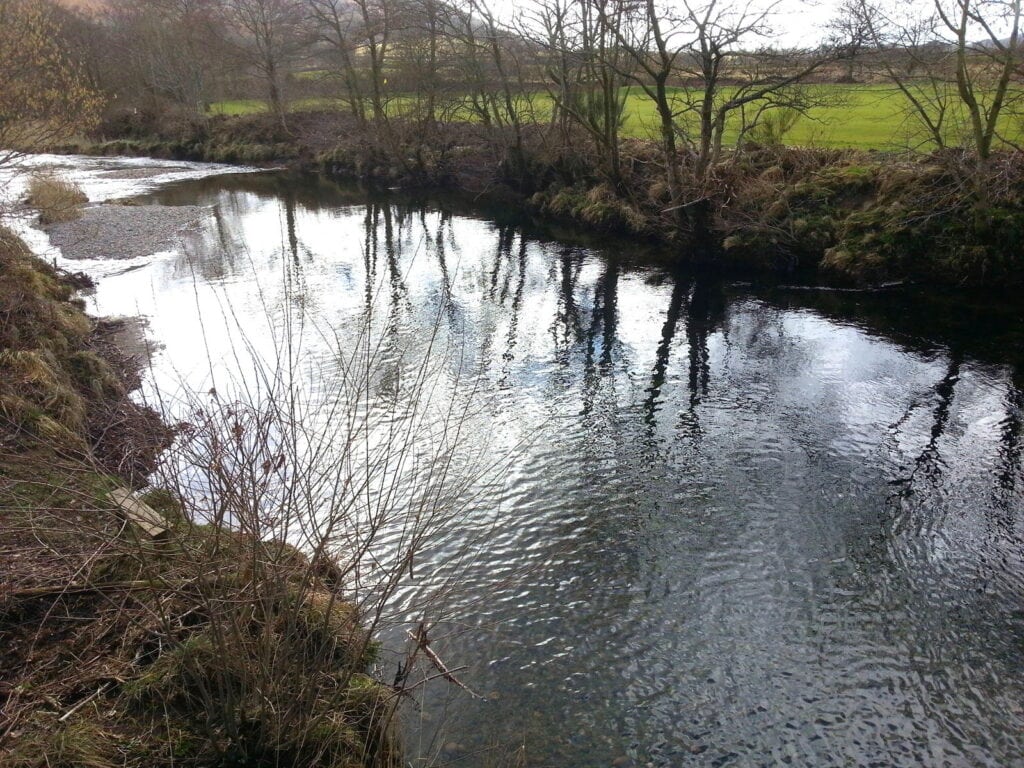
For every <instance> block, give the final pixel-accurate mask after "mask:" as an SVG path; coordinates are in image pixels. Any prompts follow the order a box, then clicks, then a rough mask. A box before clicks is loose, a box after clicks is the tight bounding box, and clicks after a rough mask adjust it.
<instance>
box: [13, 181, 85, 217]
mask: <svg viewBox="0 0 1024 768" xmlns="http://www.w3.org/2000/svg"><path fill="white" fill-rule="evenodd" d="M88 202H89V198H88V197H87V196H86V194H85V192H83V191H82V188H81V187H80V186H78V185H77V184H75V183H74V182H71V181H68V180H67V179H62V178H60V177H58V176H54V175H52V174H47V173H42V174H37V175H35V176H33V177H32V178H31V179H30V180H29V183H28V203H29V205H31V206H32V207H33V208H36V209H38V210H39V221H40V223H41V224H44V225H49V224H58V223H60V222H62V221H72V220H74V219H77V218H79V217H80V216H81V215H82V206H84V205H85V204H86V203H88Z"/></svg>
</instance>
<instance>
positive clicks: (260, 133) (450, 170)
mask: <svg viewBox="0 0 1024 768" xmlns="http://www.w3.org/2000/svg"><path fill="white" fill-rule="evenodd" d="M494 137H495V132H494V129H493V127H492V128H491V129H490V130H488V131H484V130H483V129H482V128H480V127H479V126H474V125H472V124H469V123H448V124H440V123H437V124H431V125H429V126H424V125H420V124H406V123H403V122H401V121H399V120H395V121H391V122H389V123H388V124H387V125H385V126H379V127H378V128H377V129H372V130H371V129H368V128H366V127H365V126H361V125H360V124H358V123H357V122H356V121H355V120H354V119H353V118H351V117H350V116H346V115H343V114H340V113H338V112H336V111H330V112H322V111H321V112H302V113H295V114H293V115H292V116H291V119H290V122H289V124H288V126H287V127H284V126H282V125H281V124H280V123H279V122H278V121H276V120H274V119H273V118H271V117H270V116H269V115H248V116H236V117H218V118H213V119H209V120H204V121H194V120H179V121H176V122H175V121H169V120H164V121H158V120H155V119H152V118H151V117H148V118H147V117H146V116H141V117H140V116H131V117H125V118H122V119H121V120H119V121H113V122H110V123H108V124H107V126H106V127H105V129H104V133H103V135H102V136H101V137H98V138H96V139H93V140H86V141H83V142H80V143H76V144H70V145H65V146H64V147H61V149H63V150H64V151H81V152H87V153H96V154H129V155H152V156H157V157H172V158H180V159H195V160H206V161H214V162H227V163H275V162H276V163H286V164H289V165H292V166H298V167H303V168H308V169H314V170H317V171H320V172H325V173H328V174H332V175H337V176H341V177H347V178H357V179H362V180H366V181H369V182H372V183H377V184H382V185H387V186H403V187H437V188H446V189H455V190H460V191H464V192H467V193H469V194H471V195H474V196H476V197H477V198H480V199H484V198H486V199H492V200H495V199H496V200H502V201H504V202H505V203H506V204H510V205H515V206H518V207H520V208H521V209H522V210H524V211H528V212H530V213H532V214H533V215H535V216H537V217H539V218H543V219H549V220H559V221H565V222H568V223H572V224H575V225H578V226H582V227H585V228H588V229H592V230H595V231H605V232H617V233H625V234H629V235H631V236H637V237H641V238H643V239H646V240H649V241H652V242H661V243H664V244H666V245H669V246H670V247H673V248H678V253H679V258H680V260H681V261H684V262H690V263H698V264H700V265H702V266H710V267H713V268H728V269H736V270H740V271H751V270H765V271H770V272H774V273H782V274H789V273H801V274H802V275H803V276H804V277H805V278H806V279H809V280H826V281H831V282H837V283H842V284H854V285H873V284H877V283H881V282H893V281H913V282H920V283H926V284H941V285H958V286H972V287H982V288H984V287H989V286H1007V285H1018V284H1020V283H1022V282H1024V258H1022V257H1021V256H1020V255H1019V253H1018V251H1017V249H1016V247H1015V245H1014V243H1015V242H1017V239H1016V238H1017V235H1018V233H1020V232H1024V164H1022V163H1021V162H1020V159H1019V153H1010V152H1005V153H996V155H994V156H993V157H992V158H990V159H989V160H988V161H986V162H985V163H979V162H978V161H977V160H976V159H973V158H971V157H969V156H967V155H966V154H963V153H960V152H958V151H955V150H949V151H945V152H941V153H933V154H928V155H924V154H919V153H910V152H899V153H881V152H871V151H862V150H856V149H829V150H827V149H809V148H794V147H784V146H755V145H748V146H746V147H744V148H743V150H742V151H738V152H735V153H733V154H730V155H728V156H727V157H726V159H725V160H724V161H723V162H722V163H720V164H719V165H717V166H715V167H713V168H712V169H711V171H710V172H709V173H698V172H697V171H696V169H695V168H693V167H692V163H691V161H690V160H689V159H688V157H686V156H681V157H680V158H679V162H680V165H681V182H680V183H681V184H682V186H683V188H682V189H681V190H678V191H677V196H676V199H683V200H686V201H687V203H686V204H685V205H683V206H679V205H672V204H671V199H672V198H671V196H670V195H669V193H668V189H667V187H666V184H665V180H664V177H665V174H664V170H663V162H662V159H661V155H660V152H659V150H658V148H657V147H656V146H655V145H654V144H653V143H652V142H649V141H643V140H638V139H633V140H628V141H626V142H625V143H624V144H623V147H622V154H621V164H622V169H623V170H622V175H621V178H620V179H619V180H618V182H617V183H613V182H611V181H610V180H609V179H608V178H607V176H606V174H605V173H604V171H602V169H600V168H598V167H595V165H594V164H593V162H592V159H591V156H590V153H589V152H588V150H587V147H588V141H589V140H588V138H587V137H586V136H582V135H581V136H580V137H579V141H578V142H577V143H570V146H572V147H574V149H571V150H570V149H566V148H565V147H564V146H562V147H558V148H554V147H552V146H551V145H550V144H549V143H548V142H546V141H545V138H544V135H543V134H542V133H541V132H539V131H530V130H526V131H524V132H522V133H520V134H517V135H515V136H513V135H512V134H509V135H508V136H506V137H505V139H507V140H506V141H502V142H496V141H495V138H494ZM695 241H698V242H699V244H700V247H694V242H695Z"/></svg>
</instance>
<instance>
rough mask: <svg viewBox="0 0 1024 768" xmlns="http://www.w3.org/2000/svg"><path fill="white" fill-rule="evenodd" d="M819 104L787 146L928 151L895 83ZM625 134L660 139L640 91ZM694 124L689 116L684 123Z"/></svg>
mask: <svg viewBox="0 0 1024 768" xmlns="http://www.w3.org/2000/svg"><path fill="white" fill-rule="evenodd" d="M805 88H807V89H809V90H810V91H811V94H810V95H812V96H813V98H814V100H815V102H817V103H818V105H817V106H814V107H812V108H811V109H810V110H808V112H807V114H806V115H804V116H801V117H800V118H799V119H798V120H797V121H796V123H795V125H793V127H792V128H791V129H790V130H789V131H788V132H787V133H786V135H785V139H784V140H785V143H786V144H789V145H792V146H804V147H824V148H855V149H879V150H885V149H895V148H907V147H911V148H928V147H927V145H926V142H924V141H923V138H924V137H923V135H922V133H921V130H920V128H919V126H918V125H917V123H916V121H915V120H913V119H908V116H907V100H906V97H905V96H904V95H903V94H902V93H900V92H899V91H898V90H897V89H896V88H895V87H893V86H891V85H877V84H876V85H837V84H829V85H813V86H805ZM628 91H629V92H628V93H627V96H626V106H625V110H624V112H625V114H624V119H623V124H622V135H623V136H624V137H627V138H652V137H656V136H657V135H658V117H657V113H656V112H655V108H654V103H653V102H652V101H651V100H650V99H649V98H648V97H647V96H646V95H645V94H644V93H643V91H641V90H640V89H639V88H637V87H632V88H630V89H628ZM674 91H675V96H676V99H677V103H679V105H680V107H682V106H683V103H684V101H685V99H686V97H687V92H686V90H685V89H683V88H676V89H674ZM726 93H727V91H726ZM415 103H416V102H415V99H414V98H413V97H408V96H401V95H398V96H392V97H391V98H390V99H389V101H388V112H389V113H390V114H392V115H394V116H401V115H402V114H407V113H409V112H410V111H411V110H412V109H414V107H415ZM449 104H450V106H449V109H448V112H447V114H448V116H449V117H450V119H454V120H473V119H474V116H473V115H472V113H471V111H470V110H469V109H468V106H467V105H466V104H465V103H461V104H460V103H457V102H456V103H454V104H451V102H449ZM521 107H523V108H528V109H530V110H532V113H533V115H534V119H536V120H539V121H544V120H546V119H547V118H548V117H549V116H550V114H551V107H552V101H551V97H550V96H549V95H548V94H547V93H536V94H533V95H532V96H530V97H528V98H524V99H523V101H522V102H521ZM266 108H267V107H266V104H265V102H263V101H260V100H258V99H234V100H225V101H219V102H215V103H214V104H212V105H211V107H210V112H211V114H220V115H245V114H252V113H255V112H261V111H265V110H266ZM291 108H292V109H293V110H308V109H347V103H346V102H345V101H344V100H341V99H329V98H312V99H310V98H307V99H299V100H296V101H293V102H292V104H291ZM689 122H690V121H689V120H688V118H687V117H686V116H684V117H682V118H681V119H680V124H681V125H682V126H684V127H685V126H686V125H687V124H688V123H689ZM1001 123H1002V129H1003V132H1004V133H1006V134H1007V135H1010V136H1014V137H1017V136H1021V135H1022V134H1024V120H1022V119H1021V118H1020V117H1019V116H1014V115H1004V117H1003V119H1002V120H1001ZM959 124H962V123H961V121H953V122H952V123H951V125H950V128H949V129H948V130H947V131H946V135H947V140H948V141H949V142H950V143H953V144H955V143H957V139H958V138H959V137H958V136H957V131H958V130H960V129H959V127H958V126H959ZM738 130H739V128H738V124H737V120H733V121H732V124H731V125H730V128H729V129H728V130H727V131H726V136H725V141H726V143H727V144H730V143H733V142H735V140H736V138H737V135H738Z"/></svg>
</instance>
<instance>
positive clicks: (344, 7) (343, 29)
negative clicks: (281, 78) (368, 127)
mask: <svg viewBox="0 0 1024 768" xmlns="http://www.w3.org/2000/svg"><path fill="white" fill-rule="evenodd" d="M309 8H310V14H311V18H312V22H313V27H314V30H315V35H316V37H317V39H319V40H320V41H321V42H322V43H324V44H325V45H326V46H327V48H328V51H329V57H330V59H333V60H334V61H336V65H337V67H338V69H339V74H340V76H341V79H342V82H343V83H344V87H345V91H346V94H347V98H348V103H349V108H350V109H351V110H352V114H353V115H354V116H355V117H356V119H358V120H359V121H360V122H361V123H365V122H366V105H365V103H364V96H363V89H362V86H361V84H360V73H359V70H358V68H357V63H356V57H357V55H358V51H359V45H360V39H361V34H362V32H361V28H360V20H359V17H358V16H357V14H356V9H355V7H354V6H353V4H352V3H350V2H348V0H309Z"/></svg>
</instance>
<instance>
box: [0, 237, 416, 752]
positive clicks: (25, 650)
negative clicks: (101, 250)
mask: <svg viewBox="0 0 1024 768" xmlns="http://www.w3.org/2000/svg"><path fill="white" fill-rule="evenodd" d="M109 330H110V328H109V326H108V325H104V324H102V323H98V322H97V321H95V320H92V319H90V318H89V317H87V316H86V315H85V314H84V312H83V310H82V305H81V303H80V302H79V301H78V300H76V299H75V298H74V286H73V285H72V284H71V281H69V279H68V278H67V276H64V275H62V274H59V273H58V272H57V271H55V270H54V269H52V268H50V267H49V266H47V265H46V264H45V263H43V262H41V261H40V260H38V259H37V258H35V257H34V256H33V255H32V254H31V253H29V251H28V249H27V248H26V247H25V246H24V244H23V243H21V242H20V241H19V240H18V239H17V238H16V237H14V236H13V235H12V234H10V233H9V232H7V231H4V230H0V371H2V375H0V552H2V555H0V765H3V766H5V768H29V767H32V768H35V767H37V766H38V767H42V766H46V767H47V768H57V767H58V766H61V767H66V768H72V767H75V768H80V767H82V766H88V767H89V768H107V767H108V766H109V767H110V768H113V767H114V766H119V767H121V766H139V767H140V768H141V767H142V766H159V765H176V766H190V765H192V766H228V765H232V766H270V765H274V766H280V765H295V766H298V765H302V766H313V765H317V766H331V767H342V766H343V767H345V768H358V767H360V766H392V765H397V764H398V763H399V756H398V749H397V747H396V744H395V740H394V737H393V735H392V729H391V719H392V715H393V713H394V707H395V697H394V694H393V693H392V691H391V689H390V688H388V687H386V686H382V685H381V684H379V683H377V682H376V681H375V680H374V679H373V678H371V677H370V676H368V675H367V674H366V672H367V667H368V664H369V663H370V661H371V660H372V658H373V654H374V650H375V645H374V643H373V642H372V641H371V639H370V638H369V637H368V635H367V633H366V632H365V631H364V629H363V628H362V625H361V617H360V616H359V613H358V611H357V610H356V608H355V607H354V606H353V605H352V604H350V603H348V602H346V601H345V600H344V599H342V597H341V586H342V585H341V584H340V579H339V575H338V574H337V573H335V572H334V571H333V569H332V567H331V566H330V564H329V563H326V562H317V563H312V562H310V561H309V560H308V559H307V558H306V557H305V556H303V555H302V554H301V553H299V552H298V551H297V550H295V549H294V548H292V547H290V546H288V545H286V544H284V543H281V542H273V541H271V542H266V541H258V540H256V539H254V538H253V537H251V536H246V535H243V534H241V533H236V532H231V531H229V530H226V529H224V528H221V527H216V526H210V525H198V524H196V523H195V522H194V521H192V520H190V519H189V517H188V515H187V514H186V513H185V512H184V511H183V506H182V502H181V500H180V499H179V498H177V497H176V496H175V495H174V494H173V493H171V492H168V491H150V492H149V493H148V494H146V495H145V496H144V497H143V500H144V501H145V502H147V503H148V504H149V505H150V507H152V508H153V509H155V510H157V511H158V512H159V513H160V514H161V515H162V516H163V519H164V520H165V521H166V527H167V529H168V530H167V531H166V532H165V533H163V534H162V535H160V536H159V537H158V538H152V537H151V536H150V535H148V534H147V533H145V532H144V531H143V530H141V529H140V528H138V527H137V526H136V525H134V524H133V523H132V522H131V520H130V519H129V518H126V516H125V515H124V514H123V510H122V509H121V508H120V507H119V506H118V505H117V504H116V503H115V502H114V499H113V498H112V497H111V491H113V490H114V489H116V488H117V487H118V486H124V485H126V484H135V485H138V484H139V483H140V482H141V480H142V478H143V477H144V476H145V474H146V473H147V472H148V471H150V470H151V469H152V466H153V462H154V461H155V459H156V457H157V455H158V453H159V451H160V450H161V448H162V447H163V446H164V445H165V444H166V442H167V439H168V437H169V432H168V430H167V429H166V428H163V427H162V426H161V425H160V422H159V419H158V418H157V417H156V414H154V413H153V412H151V411H148V410H147V409H144V408H141V407H139V406H137V405H135V404H134V403H133V402H132V401H131V400H130V399H129V398H128V391H129V390H130V389H131V388H132V386H133V385H135V384H136V383H137V379H135V378H134V368H133V365H132V361H130V360H128V359H126V358H125V357H124V356H123V355H119V354H118V352H117V350H116V348H115V347H114V346H113V345H112V344H111V343H110V341H109Z"/></svg>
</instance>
